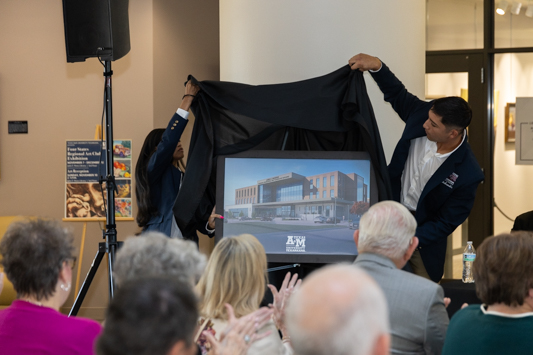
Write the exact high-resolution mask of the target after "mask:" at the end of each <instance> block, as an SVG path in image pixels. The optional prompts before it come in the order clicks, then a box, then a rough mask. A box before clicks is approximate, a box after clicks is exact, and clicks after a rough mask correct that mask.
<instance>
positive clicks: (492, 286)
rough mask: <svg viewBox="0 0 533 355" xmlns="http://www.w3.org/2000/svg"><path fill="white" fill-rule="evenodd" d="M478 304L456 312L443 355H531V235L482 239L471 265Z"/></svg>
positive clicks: (532, 344)
mask: <svg viewBox="0 0 533 355" xmlns="http://www.w3.org/2000/svg"><path fill="white" fill-rule="evenodd" d="M473 272H474V279H475V282H476V292H477V295H478V297H479V299H480V300H481V301H482V302H483V304H482V305H479V304H478V305H470V306H468V307H466V308H464V309H462V310H460V311H459V312H457V313H455V315H454V316H453V317H452V319H451V321H450V326H449V327H448V334H447V335H446V342H445V343H444V349H443V354H445V355H447V354H449V355H461V354H469V355H473V354H483V355H491V354H495V355H496V354H530V353H531V352H532V350H531V349H533V337H532V336H531V334H533V235H532V234H531V233H529V232H514V233H511V234H500V235H497V236H494V237H490V238H487V239H485V240H484V241H483V243H481V245H480V246H479V248H478V249H477V256H476V260H475V261H474V266H473Z"/></svg>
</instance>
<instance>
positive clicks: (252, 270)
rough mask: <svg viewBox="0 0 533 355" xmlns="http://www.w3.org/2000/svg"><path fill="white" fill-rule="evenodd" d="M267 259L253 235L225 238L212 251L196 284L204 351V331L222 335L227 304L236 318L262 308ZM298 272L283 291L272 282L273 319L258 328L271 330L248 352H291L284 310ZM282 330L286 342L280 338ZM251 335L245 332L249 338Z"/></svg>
mask: <svg viewBox="0 0 533 355" xmlns="http://www.w3.org/2000/svg"><path fill="white" fill-rule="evenodd" d="M267 281H268V278H267V259H266V254H265V249H264V248H263V246H262V245H261V243H260V242H259V241H258V240H257V238H255V237H254V236H253V235H250V234H242V235H239V236H237V237H229V238H223V239H222V240H221V241H220V242H219V243H218V244H217V245H216V247H215V249H214V250H213V253H212V254H211V257H210V258H209V261H208V263H207V267H206V270H205V272H204V274H203V275H202V277H201V278H200V281H199V282H198V285H197V286H196V288H197V291H198V294H199V295H200V297H201V300H200V321H199V323H200V328H199V330H198V333H197V336H196V340H197V343H198V344H199V345H200V347H201V348H202V353H204V354H205V353H207V351H208V350H209V346H208V344H206V341H205V337H204V335H203V334H202V332H209V333H211V334H212V335H214V336H215V338H219V337H220V335H221V334H220V333H221V330H222V329H224V327H225V326H226V324H227V319H228V315H227V312H226V307H225V304H229V305H231V306H232V307H233V309H234V311H235V316H236V317H242V316H245V315H247V314H249V313H252V312H253V311H255V310H257V309H258V308H259V305H260V303H261V300H262V299H263V296H264V294H265V291H266V286H267ZM297 281H298V275H297V274H295V275H294V276H293V277H292V279H291V278H290V273H288V274H287V276H286V277H285V280H284V282H283V285H282V287H281V291H280V292H279V293H278V292H277V290H276V288H275V287H274V286H272V285H269V287H270V289H271V290H272V292H273V294H274V305H273V306H272V307H273V308H274V316H273V321H271V322H268V323H267V324H266V325H265V326H264V327H262V328H261V329H259V330H258V333H259V334H261V333H264V332H270V334H269V335H268V336H266V337H265V338H263V339H261V340H258V341H256V342H255V343H253V344H252V345H251V346H250V348H249V350H248V354H249V355H251V354H253V355H256V354H269V355H271V354H292V348H291V346H290V338H289V336H288V334H287V332H286V329H285V326H284V322H283V312H284V308H285V304H286V303H287V299H288V297H289V296H290V294H291V293H292V290H293V289H294V288H295V287H297V286H298V285H299V284H300V281H298V282H297ZM276 326H278V328H279V329H280V331H281V332H282V336H283V341H282V339H281V338H280V337H279V334H278V330H277V329H276ZM251 335H252V334H250V335H248V334H247V335H245V341H249V339H250V338H251Z"/></svg>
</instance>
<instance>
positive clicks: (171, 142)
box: [144, 113, 207, 243]
mask: <svg viewBox="0 0 533 355" xmlns="http://www.w3.org/2000/svg"><path fill="white" fill-rule="evenodd" d="M188 122H189V121H188V120H186V119H185V118H183V117H181V116H180V115H178V114H177V113H175V114H174V116H172V119H171V120H170V122H169V123H168V126H167V128H166V129H165V132H164V133H163V136H162V138H161V142H160V143H159V144H158V145H157V150H156V151H155V153H154V154H152V156H151V157H150V161H149V162H148V181H149V183H150V197H151V199H152V205H153V206H155V207H156V208H157V210H158V211H159V213H158V214H157V215H156V216H154V217H152V218H151V219H150V221H148V224H147V225H146V227H145V229H144V231H158V232H161V233H164V234H166V235H167V236H170V233H171V231H172V219H173V218H174V213H173V208H174V203H175V202H176V197H177V196H178V193H179V189H180V183H181V177H182V176H181V175H182V173H181V172H180V170H179V169H178V168H176V167H175V166H174V165H172V156H173V154H174V151H175V150H176V146H177V145H178V142H179V140H180V138H181V135H182V133H183V131H184V130H185V126H187V123H188ZM197 227H198V228H197V229H198V230H199V231H200V232H202V233H204V234H207V231H206V229H205V222H204V225H203V226H202V225H201V224H198V226H197ZM182 234H183V236H184V237H185V238H186V239H191V240H194V241H195V242H196V243H198V236H197V234H196V230H192V229H191V230H190V231H187V232H184V231H182Z"/></svg>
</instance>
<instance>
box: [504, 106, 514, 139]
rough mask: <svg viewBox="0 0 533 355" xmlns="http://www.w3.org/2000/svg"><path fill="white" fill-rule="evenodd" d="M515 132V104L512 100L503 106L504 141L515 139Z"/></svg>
mask: <svg viewBox="0 0 533 355" xmlns="http://www.w3.org/2000/svg"><path fill="white" fill-rule="evenodd" d="M515 132H516V106H515V103H514V102H513V103H512V102H508V103H507V105H506V106H505V143H511V142H513V143H514V141H515Z"/></svg>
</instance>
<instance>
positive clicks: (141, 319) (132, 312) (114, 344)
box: [96, 276, 198, 355]
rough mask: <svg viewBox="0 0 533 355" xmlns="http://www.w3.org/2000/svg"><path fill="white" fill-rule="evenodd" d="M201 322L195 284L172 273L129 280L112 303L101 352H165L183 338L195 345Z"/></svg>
mask: <svg viewBox="0 0 533 355" xmlns="http://www.w3.org/2000/svg"><path fill="white" fill-rule="evenodd" d="M197 322H198V305H197V299H196V296H195V295H194V292H193V291H192V287H191V285H189V284H187V283H182V282H180V281H178V280H176V279H174V278H172V277H168V276H154V277H148V278H147V277H143V278H139V279H137V280H132V281H127V282H125V283H124V284H123V285H121V286H120V288H119V289H118V290H117V292H116V294H115V297H114V298H113V300H112V301H111V303H110V304H109V307H108V309H107V315H106V324H105V328H104V331H103V333H102V335H101V336H100V338H99V339H98V342H97V345H96V347H97V353H98V354H99V355H121V354H124V355H126V354H128V355H149V354H150V355H152V354H155V355H165V354H167V353H168V352H169V350H170V349H171V348H172V346H174V345H175V344H176V343H177V342H179V341H184V342H185V345H187V346H191V345H192V343H194V331H195V329H196V324H197Z"/></svg>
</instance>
